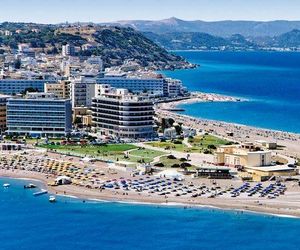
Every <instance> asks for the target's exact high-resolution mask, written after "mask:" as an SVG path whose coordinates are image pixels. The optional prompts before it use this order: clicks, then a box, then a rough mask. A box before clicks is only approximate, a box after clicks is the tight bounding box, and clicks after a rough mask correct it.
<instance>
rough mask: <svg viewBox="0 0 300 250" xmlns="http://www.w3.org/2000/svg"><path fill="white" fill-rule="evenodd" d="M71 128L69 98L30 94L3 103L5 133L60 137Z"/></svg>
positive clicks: (65, 134) (66, 133)
mask: <svg viewBox="0 0 300 250" xmlns="http://www.w3.org/2000/svg"><path fill="white" fill-rule="evenodd" d="M71 129H72V107H71V101H70V100H66V99H58V98H56V97H55V96H54V94H47V93H30V94H27V96H26V97H25V98H21V97H20V98H19V97H17V98H9V99H8V102H7V134H10V135H14V134H16V135H30V136H33V137H63V136H67V135H68V134H69V133H70V132H71Z"/></svg>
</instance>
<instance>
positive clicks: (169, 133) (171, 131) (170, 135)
mask: <svg viewBox="0 0 300 250" xmlns="http://www.w3.org/2000/svg"><path fill="white" fill-rule="evenodd" d="M176 136H177V132H176V129H175V128H174V127H172V128H166V129H165V131H164V137H165V138H167V139H174V138H176Z"/></svg>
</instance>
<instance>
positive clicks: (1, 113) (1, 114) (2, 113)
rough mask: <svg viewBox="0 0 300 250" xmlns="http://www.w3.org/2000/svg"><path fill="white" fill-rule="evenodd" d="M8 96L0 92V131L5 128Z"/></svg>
mask: <svg viewBox="0 0 300 250" xmlns="http://www.w3.org/2000/svg"><path fill="white" fill-rule="evenodd" d="M8 98H10V96H6V95H1V94H0V131H1V133H2V132H4V131H5V130H6V102H7V99H8Z"/></svg>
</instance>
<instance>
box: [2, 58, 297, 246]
mask: <svg viewBox="0 0 300 250" xmlns="http://www.w3.org/2000/svg"><path fill="white" fill-rule="evenodd" d="M176 53H177V54H179V55H182V56H184V57H185V58H187V59H188V60H189V61H191V62H193V63H197V64H200V67H198V68H197V69H192V70H177V71H173V72H164V73H165V74H167V75H168V76H171V77H175V78H179V79H181V80H182V81H183V82H184V84H185V85H186V86H187V87H188V88H189V89H190V90H194V91H203V92H214V93H220V94H225V95H232V96H237V97H241V98H247V99H248V101H247V102H240V103H239V102H238V103H199V104H191V105H185V106H184V108H185V109H186V111H185V113H186V114H189V115H192V116H196V117H203V118H208V119H215V120H222V121H228V122H235V123H241V124H246V125H253V126H258V127H263V128H271V129H277V130H284V131H291V132H300V126H299V124H300V115H299V110H300V98H299V94H300V54H297V53H277V52H276V53H275V52H272V53H269V52H176ZM29 182H33V181H29V180H15V179H7V178H2V179H0V250H27V249H28V250H29V249H30V250H48V249H49V250H56V249H58V250H69V249H70V250H77V249H84V250H89V249H91V250H92V249H93V250H98V249H99V250H106V249H108V250H114V249H118V250H120V249H129V250H135V249H136V250H141V249H142V250H148V249H149V250H156V249H157V250H160V249H165V250H169V249H170V250H176V249H180V250H193V249H195V250H199V249H200V250H206V249H207V250H214V249H222V250H227V249H228V250H235V249H236V250H257V249H264V250H273V249H274V250H281V249H289V250H294V249H300V237H299V230H300V219H298V218H291V217H282V216H276V215H267V214H257V213H249V212H242V211H228V210H221V209H217V208H212V207H199V208H187V207H184V206H166V205H148V204H136V203H117V202H105V201H89V200H86V201H84V200H81V199H76V198H74V197H63V196H57V202H56V203H50V202H49V201H48V199H49V195H44V196H39V197H34V196H33V192H35V191H36V190H29V189H24V188H23V186H24V185H25V184H28V183H29ZM4 183H10V185H11V186H10V187H9V188H3V184H4ZM36 184H37V185H38V186H39V187H42V184H41V183H39V182H36Z"/></svg>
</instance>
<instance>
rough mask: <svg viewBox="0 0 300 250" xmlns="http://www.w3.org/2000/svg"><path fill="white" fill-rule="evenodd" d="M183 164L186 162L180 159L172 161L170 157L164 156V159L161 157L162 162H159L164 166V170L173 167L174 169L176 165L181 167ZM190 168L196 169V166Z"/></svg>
mask: <svg viewBox="0 0 300 250" xmlns="http://www.w3.org/2000/svg"><path fill="white" fill-rule="evenodd" d="M183 162H185V161H181V160H180V159H178V158H176V159H170V158H169V157H168V156H162V157H160V161H159V163H162V164H163V167H164V168H171V167H172V166H173V167H174V165H175V164H177V165H179V166H180V165H181V164H182V163H183ZM189 168H194V166H191V167H189Z"/></svg>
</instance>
